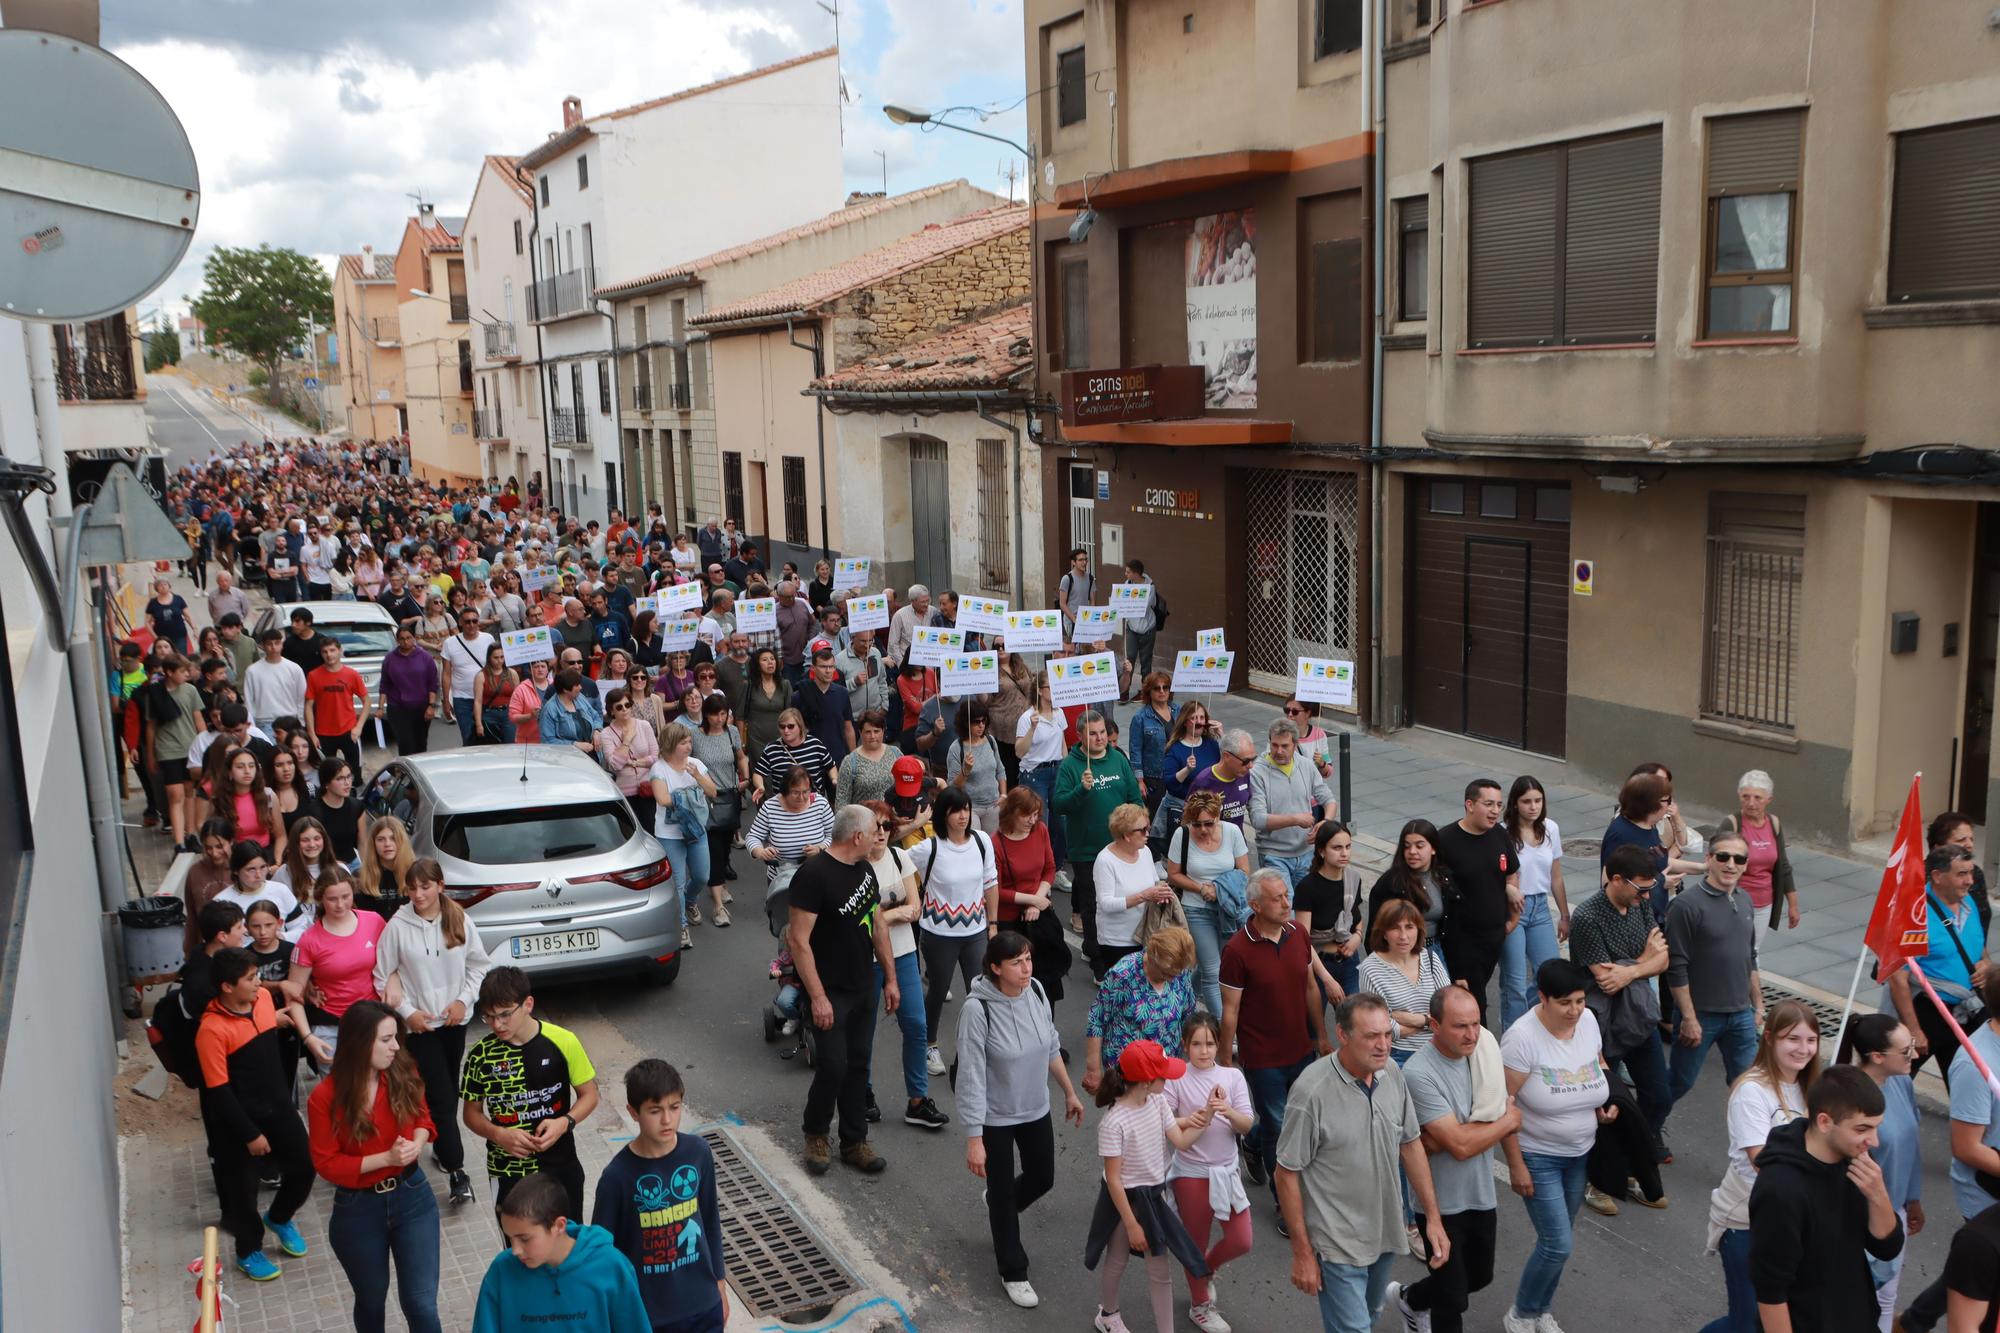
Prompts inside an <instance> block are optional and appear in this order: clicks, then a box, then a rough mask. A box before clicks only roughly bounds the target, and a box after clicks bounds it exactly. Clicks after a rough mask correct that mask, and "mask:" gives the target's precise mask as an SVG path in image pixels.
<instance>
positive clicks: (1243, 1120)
mask: <svg viewBox="0 0 2000 1333" xmlns="http://www.w3.org/2000/svg"><path fill="white" fill-rule="evenodd" d="M1221 1048H1222V1028H1221V1026H1220V1025H1219V1024H1218V1023H1217V1022H1216V1020H1215V1016H1214V1015H1212V1014H1209V1013H1206V1012H1203V1011H1196V1012H1195V1013H1194V1014H1193V1015H1191V1016H1190V1017H1189V1018H1188V1021H1187V1023H1186V1025H1185V1026H1183V1027H1182V1028H1181V1049H1182V1050H1184V1051H1186V1052H1187V1054H1188V1071H1187V1073H1186V1074H1185V1075H1183V1076H1182V1077H1180V1078H1177V1079H1175V1080H1173V1081H1172V1082H1171V1083H1169V1084H1167V1091H1166V1098H1167V1105H1168V1107H1170V1108H1171V1109H1172V1110H1173V1113H1174V1114H1175V1115H1176V1116H1177V1117H1179V1122H1180V1123H1181V1124H1183V1125H1189V1126H1193V1127H1196V1128H1198V1130H1199V1132H1198V1134H1197V1135H1196V1137H1195V1141H1194V1142H1193V1143H1192V1144H1191V1145H1189V1146H1188V1147H1186V1148H1182V1149H1180V1150H1179V1151H1178V1152H1176V1153H1175V1154H1174V1159H1173V1161H1172V1163H1170V1164H1169V1165H1168V1167H1167V1179H1168V1181H1169V1182H1171V1183H1172V1185H1173V1187H1174V1203H1175V1205H1176V1206H1178V1207H1179V1209H1180V1214H1181V1222H1182V1223H1183V1224H1184V1225H1185V1226H1186V1227H1187V1229H1188V1234H1189V1235H1190V1236H1192V1237H1194V1243H1195V1244H1196V1245H1197V1246H1208V1253H1207V1255H1206V1256H1205V1257H1206V1258H1207V1260H1208V1268H1209V1273H1210V1276H1213V1275H1214V1273H1215V1272H1217V1271H1218V1270H1220V1269H1221V1267H1222V1266H1223V1265H1224V1264H1226V1263H1228V1262H1229V1261H1230V1260H1231V1259H1240V1258H1242V1257H1243V1256H1244V1255H1246V1254H1248V1253H1250V1196H1249V1195H1248V1194H1246V1193H1245V1192H1244V1190H1243V1175H1242V1172H1241V1171H1239V1170H1238V1169H1237V1165H1236V1140H1237V1139H1238V1138H1239V1137H1241V1136H1242V1135H1244V1134H1248V1133H1249V1132H1250V1127H1251V1126H1252V1125H1254V1124H1256V1123H1257V1117H1256V1115H1255V1114H1254V1113H1253V1112H1252V1111H1251V1108H1250V1085H1249V1083H1248V1082H1246V1081H1245V1080H1244V1077H1243V1071H1242V1070H1240V1069H1234V1068H1231V1067H1229V1066H1226V1065H1219V1064H1217V1063H1216V1062H1215V1056H1216V1052H1217V1051H1219V1050H1220V1049H1221ZM1215 1222H1220V1223H1221V1225H1222V1236H1221V1238H1220V1239H1219V1240H1217V1241H1216V1242H1215V1244H1214V1245H1212V1246H1210V1245H1208V1229H1209V1226H1210V1224H1211V1223H1215ZM1208 1283H1209V1279H1208V1278H1206V1277H1198V1276H1196V1275H1195V1273H1194V1272H1193V1270H1189V1272H1188V1300H1189V1301H1190V1303H1191V1304H1190V1308H1189V1310H1188V1320H1189V1321H1190V1322H1191V1323H1193V1325H1194V1326H1195V1327H1196V1328H1199V1329H1205V1330H1206V1329H1224V1328H1227V1327H1229V1325H1228V1323H1227V1322H1226V1321H1224V1320H1223V1319H1222V1318H1221V1317H1220V1315H1219V1314H1218V1313H1217V1311H1216V1308H1215V1301H1214V1298H1213V1294H1212V1293H1211V1292H1210V1291H1209V1286H1208Z"/></svg>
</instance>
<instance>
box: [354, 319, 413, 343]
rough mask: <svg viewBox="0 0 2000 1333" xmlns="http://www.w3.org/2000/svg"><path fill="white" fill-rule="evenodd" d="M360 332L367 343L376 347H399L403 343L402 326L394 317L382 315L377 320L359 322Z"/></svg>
mask: <svg viewBox="0 0 2000 1333" xmlns="http://www.w3.org/2000/svg"><path fill="white" fill-rule="evenodd" d="M361 329H362V332H363V333H365V334H367V336H368V341H370V342H372V343H374V344H375V345H376V346H377V347H400V346H402V343H403V325H402V321H400V320H398V319H397V318H396V317H395V316H394V315H384V316H382V317H380V318H378V319H364V320H362V321H361Z"/></svg>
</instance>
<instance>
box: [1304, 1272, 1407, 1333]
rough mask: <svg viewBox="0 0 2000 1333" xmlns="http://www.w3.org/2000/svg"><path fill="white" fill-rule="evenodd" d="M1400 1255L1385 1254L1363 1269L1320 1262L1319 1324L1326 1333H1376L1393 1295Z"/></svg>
mask: <svg viewBox="0 0 2000 1333" xmlns="http://www.w3.org/2000/svg"><path fill="white" fill-rule="evenodd" d="M1395 1263H1396V1256H1395V1255H1393V1254H1385V1255H1383V1256H1382V1257H1381V1258H1379V1259H1377V1260H1376V1261H1375V1262H1374V1263H1372V1264H1369V1265H1368V1266H1367V1267H1366V1268H1363V1267H1361V1266H1359V1265H1357V1264H1336V1263H1333V1262H1332V1261H1330V1260H1327V1259H1322V1260H1320V1261H1319V1323H1320V1327H1321V1328H1323V1329H1324V1330H1326V1333H1372V1330H1373V1329H1374V1327H1375V1318H1376V1316H1377V1315H1380V1314H1381V1313H1382V1301H1383V1299H1384V1298H1385V1297H1386V1296H1387V1295H1388V1294H1389V1270H1390V1269H1392V1268H1393V1267H1395Z"/></svg>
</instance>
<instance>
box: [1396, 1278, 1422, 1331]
mask: <svg viewBox="0 0 2000 1333" xmlns="http://www.w3.org/2000/svg"><path fill="white" fill-rule="evenodd" d="M1409 1290H1410V1289H1409V1288H1408V1287H1406V1286H1404V1285H1403V1284H1402V1283H1400V1282H1391V1283H1390V1284H1389V1304H1391V1305H1393V1306H1395V1307H1396V1313H1397V1314H1399V1315H1401V1316H1403V1328H1404V1329H1405V1330H1406V1333H1431V1312H1430V1311H1429V1310H1412V1309H1411V1308H1410V1302H1409V1298H1408V1294H1407V1293H1408V1292H1409Z"/></svg>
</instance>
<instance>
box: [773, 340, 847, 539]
mask: <svg viewBox="0 0 2000 1333" xmlns="http://www.w3.org/2000/svg"><path fill="white" fill-rule="evenodd" d="M793 322H794V317H793V316H791V315H786V316H785V337H786V339H787V340H788V341H789V342H790V343H791V344H792V346H794V347H796V348H798V349H799V350H800V351H801V352H811V353H812V359H813V378H814V379H815V380H817V379H819V378H820V377H821V376H822V375H824V374H826V334H825V332H824V328H825V326H824V325H822V324H820V323H818V322H817V321H815V322H814V324H813V340H812V342H811V343H809V344H808V343H802V342H800V341H799V335H798V334H797V333H796V332H795V331H794V330H793ZM813 426H814V428H815V429H816V430H817V431H818V432H819V554H820V558H821V559H822V560H831V559H833V541H832V538H831V537H830V536H829V535H828V534H829V529H828V528H827V522H826V405H825V403H824V402H822V401H821V400H820V399H819V398H818V397H817V396H816V395H815V397H814V399H813ZM770 535H771V534H769V533H768V532H767V533H765V534H764V536H765V538H766V540H767V541H768V539H769V538H770Z"/></svg>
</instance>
